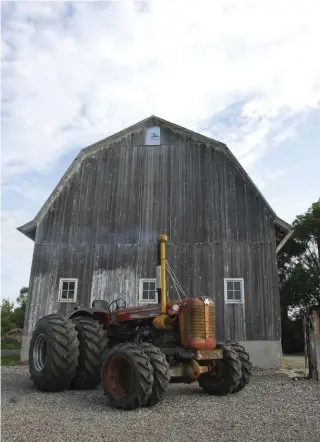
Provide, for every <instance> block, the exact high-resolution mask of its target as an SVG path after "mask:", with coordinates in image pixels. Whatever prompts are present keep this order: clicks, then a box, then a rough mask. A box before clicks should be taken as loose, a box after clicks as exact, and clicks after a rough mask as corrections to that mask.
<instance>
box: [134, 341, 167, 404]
mask: <svg viewBox="0 0 320 442" xmlns="http://www.w3.org/2000/svg"><path fill="white" fill-rule="evenodd" d="M139 347H140V348H142V350H143V351H144V353H145V354H146V355H147V356H149V358H150V362H151V365H152V367H153V377H154V383H153V387H152V392H151V395H150V397H149V399H148V400H147V402H146V404H145V406H146V407H153V406H154V405H156V404H157V403H158V402H160V401H161V399H162V397H163V395H164V392H165V391H166V389H167V387H168V385H169V383H170V374H169V369H170V366H169V364H168V361H167V359H166V356H165V354H164V353H162V351H161V350H160V348H159V347H156V346H154V345H152V344H149V343H148V342H142V343H141V344H139Z"/></svg>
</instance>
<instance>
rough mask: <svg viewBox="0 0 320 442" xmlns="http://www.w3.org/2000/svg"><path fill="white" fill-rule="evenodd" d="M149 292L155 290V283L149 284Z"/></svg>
mask: <svg viewBox="0 0 320 442" xmlns="http://www.w3.org/2000/svg"><path fill="white" fill-rule="evenodd" d="M149 287H150V290H155V289H156V283H155V282H150V285H149Z"/></svg>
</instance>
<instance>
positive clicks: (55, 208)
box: [25, 125, 280, 340]
mask: <svg viewBox="0 0 320 442" xmlns="http://www.w3.org/2000/svg"><path fill="white" fill-rule="evenodd" d="M201 140H202V141H201ZM161 142H162V144H161V145H160V146H144V145H143V143H144V130H143V128H139V129H137V132H135V133H131V134H128V133H126V134H125V135H123V136H122V137H121V138H120V139H117V138H114V139H112V140H111V141H110V144H109V145H105V144H103V143H102V144H98V145H97V146H98V147H97V148H95V149H91V150H89V151H87V153H89V154H90V155H89V156H86V157H83V160H82V161H81V163H79V165H77V167H75V168H73V169H72V173H70V175H69V178H68V181H66V182H65V183H64V184H63V186H62V185H61V186H60V189H59V192H58V193H57V194H56V195H55V198H54V199H52V203H51V205H50V207H48V210H47V212H43V214H42V215H41V221H40V223H39V224H38V226H37V231H36V237H35V250H34V259H33V264H32V271H31V278H30V285H29V287H30V297H29V301H28V307H27V320H26V328H25V334H28V335H30V333H31V331H32V329H33V327H34V325H35V322H36V320H37V319H38V318H39V317H41V316H43V315H44V314H47V313H50V312H53V311H59V312H61V313H63V314H70V313H71V311H72V310H73V308H74V304H72V303H70V304H68V303H63V304H62V303H59V302H58V287H59V279H60V278H78V279H79V284H78V295H77V304H81V305H84V306H89V305H91V302H92V300H93V299H106V300H108V301H109V302H110V301H112V300H113V299H115V298H119V297H125V298H126V300H127V302H128V304H129V305H130V306H134V305H137V303H138V290H139V280H140V278H153V277H154V278H155V277H156V266H157V265H158V264H159V260H158V250H157V237H158V235H159V233H166V234H168V237H169V243H168V249H167V255H168V260H169V262H170V265H171V267H172V268H173V269H174V271H175V274H176V276H177V278H178V279H179V281H180V283H181V285H182V287H183V288H184V290H185V291H186V293H187V294H188V296H191V297H195V296H206V297H209V298H211V299H213V300H214V301H215V305H216V317H217V320H216V322H217V338H218V339H229V338H230V339H239V340H245V339H247V340H260V339H264V340H277V339H279V338H280V304H279V294H278V278H277V267H276V239H275V227H274V213H273V212H272V211H271V210H270V208H269V207H268V205H267V204H266V202H265V201H264V200H263V199H262V198H261V196H260V194H259V193H258V192H257V191H256V190H255V188H254V186H253V185H252V182H251V181H250V180H248V179H247V177H246V175H245V174H244V173H243V170H242V168H241V167H240V165H239V164H238V163H237V162H235V161H234V158H233V157H232V155H231V154H229V153H228V151H227V149H226V148H225V147H224V145H222V144H221V143H215V142H213V141H212V142H211V143H210V142H209V139H205V137H204V138H203V139H202V138H201V139H196V138H193V137H192V136H190V134H189V133H187V132H185V133H184V132H183V131H181V130H180V129H179V130H175V129H174V128H172V127H169V126H168V127H166V125H162V128H161ZM227 277H235V278H237V277H238V278H244V289H245V303H244V304H243V305H241V306H240V305H225V302H224V278H227ZM168 291H169V299H176V297H177V294H176V293H175V291H174V288H173V286H172V284H171V281H170V280H169V281H168Z"/></svg>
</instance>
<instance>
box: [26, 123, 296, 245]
mask: <svg viewBox="0 0 320 442" xmlns="http://www.w3.org/2000/svg"><path fill="white" fill-rule="evenodd" d="M158 128H160V129H158ZM159 138H160V139H159ZM186 143H187V144H188V145H189V146H190V145H198V146H207V147H211V148H213V149H214V150H215V151H217V152H220V153H221V154H222V155H223V156H224V157H226V158H227V159H228V162H230V163H231V164H232V165H233V166H234V168H235V170H236V171H237V172H238V174H239V175H240V176H241V177H242V179H243V180H244V182H245V183H246V184H247V186H248V187H249V188H250V189H251V191H253V192H254V193H255V194H256V196H257V198H258V199H259V200H260V201H261V203H262V205H263V206H264V207H265V210H267V212H268V214H269V215H270V216H271V217H272V219H273V221H274V223H275V232H276V242H277V246H278V248H280V247H281V246H282V245H283V244H284V242H285V240H286V238H287V237H289V235H288V233H289V232H290V231H291V226H290V225H289V224H287V223H285V222H284V221H282V220H280V219H279V218H278V217H277V216H276V214H275V213H274V211H273V210H272V208H271V207H270V205H269V204H268V202H267V201H266V200H265V198H264V197H263V195H262V194H261V193H260V191H259V190H258V188H257V187H256V186H255V184H254V183H253V181H252V180H251V179H250V177H249V176H248V174H247V173H246V172H245V170H244V169H243V167H242V166H241V165H240V163H239V162H238V160H237V159H236V158H235V157H234V155H233V154H232V153H231V151H230V150H229V149H228V147H227V146H226V145H225V144H223V143H221V142H219V141H216V140H213V139H211V138H208V137H206V136H204V135H201V134H199V133H196V132H193V131H190V130H188V129H185V128H183V127H180V126H178V125H175V124H173V123H170V122H168V121H165V120H163V119H161V118H158V117H156V116H151V117H149V118H147V119H145V120H143V121H141V122H139V123H137V124H135V125H133V126H130V127H128V128H126V129H124V130H122V131H120V132H117V133H115V134H113V135H111V136H109V137H107V138H106V139H104V140H101V141H99V142H98V143H95V144H93V145H91V146H89V147H86V148H84V149H83V150H82V151H81V152H80V153H79V154H78V156H77V157H76V159H75V160H74V161H73V163H72V164H71V165H70V167H69V168H68V170H67V171H66V173H65V174H64V175H63V177H62V178H61V180H60V182H59V183H58V185H57V186H56V188H55V189H54V190H53V192H52V194H51V195H50V196H49V198H48V199H47V201H46V202H45V204H44V205H43V207H42V208H41V210H40V211H39V213H38V214H37V215H36V217H35V218H34V220H32V221H30V222H28V223H27V224H25V225H23V226H21V227H19V228H18V230H19V231H20V232H22V233H23V234H24V235H26V236H27V237H29V238H30V239H32V240H35V235H36V230H37V227H38V226H39V224H40V222H41V221H42V220H43V219H44V218H45V217H46V215H47V214H48V212H49V211H50V210H51V209H52V207H54V206H55V205H56V204H57V201H58V199H59V195H60V194H61V192H63V191H64V190H66V188H67V187H69V186H70V183H71V182H72V181H73V177H74V176H75V175H76V173H77V172H80V170H81V168H82V167H83V164H85V163H90V158H92V157H95V156H96V155H98V154H99V152H101V150H103V149H109V148H117V147H118V148H119V149H120V148H121V146H122V147H128V146H150V145H151V147H152V145H157V144H161V145H162V146H164V147H165V146H170V145H176V146H178V145H181V146H183V145H185V144H186Z"/></svg>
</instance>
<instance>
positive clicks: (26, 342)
mask: <svg viewBox="0 0 320 442" xmlns="http://www.w3.org/2000/svg"><path fill="white" fill-rule="evenodd" d="M30 341H31V337H30V336H22V343H21V352H20V359H21V361H23V362H27V361H28V360H29V347H30Z"/></svg>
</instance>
